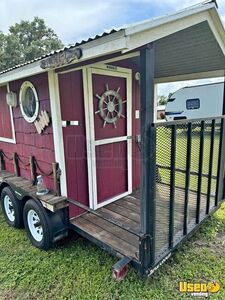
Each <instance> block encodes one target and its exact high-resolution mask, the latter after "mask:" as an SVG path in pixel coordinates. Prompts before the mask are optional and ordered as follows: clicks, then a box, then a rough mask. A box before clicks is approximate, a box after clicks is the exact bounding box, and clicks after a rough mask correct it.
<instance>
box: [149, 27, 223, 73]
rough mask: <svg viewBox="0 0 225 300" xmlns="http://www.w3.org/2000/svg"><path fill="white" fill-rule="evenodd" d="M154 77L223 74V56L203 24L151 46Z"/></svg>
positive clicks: (213, 37)
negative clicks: (221, 71) (208, 73)
mask: <svg viewBox="0 0 225 300" xmlns="http://www.w3.org/2000/svg"><path fill="white" fill-rule="evenodd" d="M155 50H156V51H155V55H156V63H155V77H156V78H162V77H171V76H179V75H185V74H193V73H200V72H212V71H216V70H225V56H224V54H223V52H222V50H221V47H220V46H219V44H218V42H217V41H216V39H215V36H214V34H213V33H212V31H211V29H210V27H209V24H208V22H207V21H204V22H202V23H199V24H197V25H194V26H191V27H189V28H187V29H184V30H181V31H179V32H176V33H174V34H171V35H169V36H166V37H164V38H162V39H159V40H157V41H156V43H155Z"/></svg>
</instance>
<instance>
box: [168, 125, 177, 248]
mask: <svg viewBox="0 0 225 300" xmlns="http://www.w3.org/2000/svg"><path fill="white" fill-rule="evenodd" d="M176 133H177V130H176V125H172V132H171V157H170V170H171V171H170V208H169V248H170V249H172V248H173V236H174V196H175V164H176Z"/></svg>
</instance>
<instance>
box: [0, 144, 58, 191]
mask: <svg viewBox="0 0 225 300" xmlns="http://www.w3.org/2000/svg"><path fill="white" fill-rule="evenodd" d="M5 159H6V160H8V161H12V162H13V164H14V174H15V176H17V177H20V166H19V162H20V163H21V164H22V165H23V166H24V167H29V166H30V172H31V181H32V183H33V185H35V184H36V179H37V175H38V174H40V175H42V176H46V177H51V178H52V179H53V181H54V194H55V196H61V188H60V176H61V170H60V168H59V164H58V163H57V162H53V163H52V169H51V170H50V171H49V172H44V171H43V170H42V168H41V167H40V166H39V164H38V162H37V160H36V159H35V157H34V156H30V158H29V162H25V161H24V160H22V159H21V157H19V155H18V154H17V153H16V152H14V153H13V155H12V158H11V157H9V156H8V155H6V154H5V153H4V152H3V150H1V149H0V171H3V170H6V168H5Z"/></svg>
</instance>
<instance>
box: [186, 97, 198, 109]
mask: <svg viewBox="0 0 225 300" xmlns="http://www.w3.org/2000/svg"><path fill="white" fill-rule="evenodd" d="M191 100H198V103H199V105H198V107H195V108H188V105H187V103H188V101H191ZM199 108H200V99H199V98H190V99H186V109H187V110H194V109H199Z"/></svg>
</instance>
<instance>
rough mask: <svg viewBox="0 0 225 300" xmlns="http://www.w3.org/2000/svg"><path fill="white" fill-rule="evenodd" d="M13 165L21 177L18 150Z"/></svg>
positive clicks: (16, 173) (17, 174)
mask: <svg viewBox="0 0 225 300" xmlns="http://www.w3.org/2000/svg"><path fill="white" fill-rule="evenodd" d="M13 165H14V173H15V175H16V176H17V177H19V176H20V167H19V160H18V156H17V153H16V152H14V153H13Z"/></svg>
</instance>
